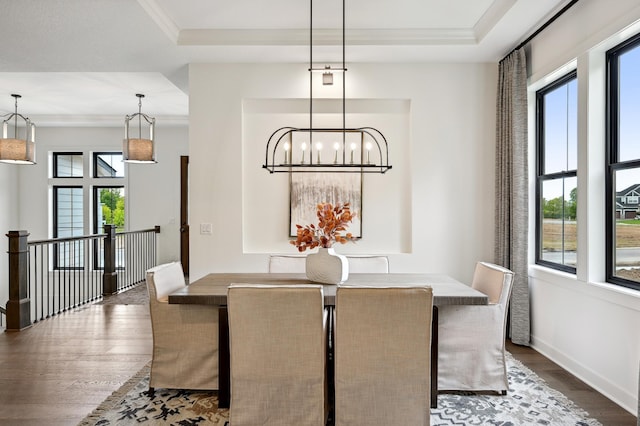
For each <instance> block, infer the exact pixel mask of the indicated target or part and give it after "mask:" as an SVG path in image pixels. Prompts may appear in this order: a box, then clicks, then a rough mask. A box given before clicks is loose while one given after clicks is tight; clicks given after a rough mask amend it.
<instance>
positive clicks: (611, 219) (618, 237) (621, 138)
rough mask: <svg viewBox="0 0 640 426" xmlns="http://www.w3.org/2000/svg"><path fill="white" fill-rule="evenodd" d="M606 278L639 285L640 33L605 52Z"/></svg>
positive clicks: (625, 283) (625, 284)
mask: <svg viewBox="0 0 640 426" xmlns="http://www.w3.org/2000/svg"><path fill="white" fill-rule="evenodd" d="M607 79H608V81H607V83H608V84H607V181H606V191H607V196H606V202H607V204H606V206H607V211H606V218H607V219H606V220H607V227H606V230H607V233H606V241H607V250H606V262H607V281H609V282H612V283H614V284H619V285H623V286H626V287H630V288H635V289H638V290H640V206H638V196H639V195H640V35H639V36H636V37H633V38H631V39H629V40H627V41H625V42H623V43H621V44H619V45H618V46H616V47H614V48H613V49H611V50H609V51H608V52H607Z"/></svg>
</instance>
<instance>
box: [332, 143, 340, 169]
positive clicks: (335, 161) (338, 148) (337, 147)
mask: <svg viewBox="0 0 640 426" xmlns="http://www.w3.org/2000/svg"><path fill="white" fill-rule="evenodd" d="M333 149H335V150H336V156H335V158H334V159H333V164H338V151H340V143H339V142H336V143H334V144H333Z"/></svg>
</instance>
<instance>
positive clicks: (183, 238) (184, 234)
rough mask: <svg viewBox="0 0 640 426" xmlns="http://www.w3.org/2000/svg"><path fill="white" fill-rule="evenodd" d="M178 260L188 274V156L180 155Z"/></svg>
mask: <svg viewBox="0 0 640 426" xmlns="http://www.w3.org/2000/svg"><path fill="white" fill-rule="evenodd" d="M180 262H181V263H182V269H183V270H184V274H185V275H189V156H188V155H181V156H180Z"/></svg>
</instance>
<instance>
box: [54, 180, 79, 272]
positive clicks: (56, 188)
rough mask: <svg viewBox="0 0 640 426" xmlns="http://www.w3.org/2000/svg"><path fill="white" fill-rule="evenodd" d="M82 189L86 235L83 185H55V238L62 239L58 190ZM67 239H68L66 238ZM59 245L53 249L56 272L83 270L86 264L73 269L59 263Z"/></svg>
mask: <svg viewBox="0 0 640 426" xmlns="http://www.w3.org/2000/svg"><path fill="white" fill-rule="evenodd" d="M62 179H66V178H62ZM69 188H71V189H80V190H81V191H82V192H83V195H82V215H83V223H82V226H83V228H82V229H83V234H84V229H85V228H84V225H85V224H84V209H85V205H84V202H85V197H84V188H83V186H82V185H53V187H52V190H53V194H52V198H53V209H52V210H53V238H62V237H59V235H58V234H59V230H58V189H69ZM65 238H66V237H65ZM58 259H59V256H58V245H57V244H56V245H54V247H53V269H54V270H69V271H71V270H83V269H84V264H83V266H76V267H71V266H60V265H59V263H58Z"/></svg>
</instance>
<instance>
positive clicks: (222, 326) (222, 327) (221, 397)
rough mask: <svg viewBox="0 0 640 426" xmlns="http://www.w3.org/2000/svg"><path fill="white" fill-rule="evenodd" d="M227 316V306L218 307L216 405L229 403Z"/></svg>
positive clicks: (226, 405)
mask: <svg viewBox="0 0 640 426" xmlns="http://www.w3.org/2000/svg"><path fill="white" fill-rule="evenodd" d="M229 358H230V355H229V317H228V316H227V307H226V306H220V307H218V407H219V408H229V406H230V405H231V367H230V363H229Z"/></svg>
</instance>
